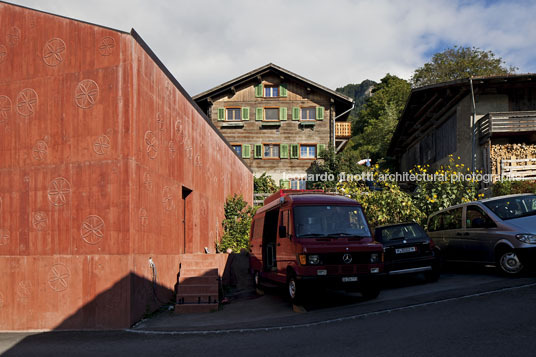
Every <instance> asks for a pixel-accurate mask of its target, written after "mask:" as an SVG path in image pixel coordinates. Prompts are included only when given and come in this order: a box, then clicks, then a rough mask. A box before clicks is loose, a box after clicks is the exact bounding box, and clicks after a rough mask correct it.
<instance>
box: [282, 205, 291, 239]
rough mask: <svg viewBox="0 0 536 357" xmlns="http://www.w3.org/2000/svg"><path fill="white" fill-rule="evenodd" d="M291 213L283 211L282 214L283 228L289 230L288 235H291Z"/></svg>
mask: <svg viewBox="0 0 536 357" xmlns="http://www.w3.org/2000/svg"><path fill="white" fill-rule="evenodd" d="M289 212H290V211H288V210H287V211H283V212H281V220H280V222H281V225H282V226H285V227H286V228H287V234H290V232H289V224H288V221H289Z"/></svg>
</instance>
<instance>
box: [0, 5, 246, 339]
mask: <svg viewBox="0 0 536 357" xmlns="http://www.w3.org/2000/svg"><path fill="white" fill-rule="evenodd" d="M0 34H3V35H2V36H3V37H2V38H1V39H0V44H1V43H3V41H4V40H8V42H7V43H6V45H5V46H4V45H2V46H0V49H2V50H3V51H2V52H1V53H0V54H1V56H0V137H1V140H0V267H1V269H2V270H1V271H2V274H0V330H28V329H39V330H41V329H80V328H92V329H95V328H96V329H104V328H125V327H129V326H131V325H132V324H133V323H135V322H136V321H138V320H139V319H140V318H142V317H143V315H144V314H145V313H147V312H151V311H153V310H154V309H156V308H157V307H158V306H159V305H160V304H159V302H158V299H160V300H161V301H169V299H170V298H171V297H172V296H173V295H174V286H175V283H176V281H177V272H178V269H179V267H178V264H179V260H180V258H181V257H182V256H183V255H184V253H202V252H204V247H208V249H209V250H210V251H211V252H214V248H215V242H216V241H217V240H218V239H219V237H221V236H222V225H221V222H222V219H223V217H224V209H223V208H224V203H225V200H226V198H227V197H228V196H230V195H233V194H235V193H236V194H242V195H243V196H244V197H245V199H246V200H247V201H249V202H251V201H252V198H253V197H252V193H253V187H252V186H253V182H252V181H253V180H252V174H251V171H250V170H249V169H248V168H247V166H246V165H244V163H243V162H242V161H241V159H240V158H239V157H238V156H237V155H236V154H235V152H234V151H233V150H232V148H231V147H230V146H229V144H228V143H227V142H226V141H225V139H224V138H223V137H222V136H221V134H220V133H219V132H218V131H217V130H216V129H215V128H214V126H213V125H212V123H211V122H210V121H209V120H208V118H207V117H206V116H205V115H204V114H203V113H202V111H201V110H200V109H199V107H197V105H196V104H195V103H194V102H193V100H192V99H191V97H190V96H189V95H188V94H187V93H186V91H185V90H184V89H183V88H182V87H181V85H180V84H179V83H178V82H177V81H176V79H175V78H173V76H171V74H170V72H169V71H168V70H167V69H166V68H165V66H164V65H163V64H162V63H161V62H160V61H159V59H158V58H157V57H156V56H155V55H154V53H153V52H152V51H151V49H150V48H149V47H148V46H147V45H146V44H145V43H144V42H143V40H142V39H141V38H140V37H139V35H138V34H137V33H136V32H135V31H134V30H132V32H131V33H127V32H122V31H118V30H113V29H109V28H104V27H101V26H97V25H93V24H88V23H84V22H81V21H76V20H72V19H68V18H64V17H60V16H56V15H52V14H47V13H43V12H40V11H35V10H31V9H27V8H24V7H20V6H16V5H11V4H6V3H0ZM156 269H157V270H156ZM156 271H158V275H156Z"/></svg>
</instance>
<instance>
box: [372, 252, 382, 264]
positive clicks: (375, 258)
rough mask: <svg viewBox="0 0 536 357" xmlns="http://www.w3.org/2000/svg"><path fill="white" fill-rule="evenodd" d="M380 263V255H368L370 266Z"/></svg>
mask: <svg viewBox="0 0 536 357" xmlns="http://www.w3.org/2000/svg"><path fill="white" fill-rule="evenodd" d="M379 261H380V255H379V254H378V253H372V254H371V255H370V263H371V264H376V263H378V262H379Z"/></svg>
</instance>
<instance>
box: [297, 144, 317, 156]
mask: <svg viewBox="0 0 536 357" xmlns="http://www.w3.org/2000/svg"><path fill="white" fill-rule="evenodd" d="M315 158H316V145H300V159H315Z"/></svg>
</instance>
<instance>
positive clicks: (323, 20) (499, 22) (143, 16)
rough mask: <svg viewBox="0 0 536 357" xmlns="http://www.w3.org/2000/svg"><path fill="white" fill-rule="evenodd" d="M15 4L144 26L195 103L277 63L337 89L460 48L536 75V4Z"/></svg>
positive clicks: (314, 0)
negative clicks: (215, 89)
mask: <svg viewBox="0 0 536 357" xmlns="http://www.w3.org/2000/svg"><path fill="white" fill-rule="evenodd" d="M14 2H15V3H18V4H21V5H24V6H29V7H32V8H36V9H40V10H44V11H49V12H52V13H56V14H59V15H63V16H68V17H73V18H77V19H80V20H84V21H89V22H94V23H97V24H101V25H104V26H109V27H114V28H118V29H121V30H126V31H128V30H129V29H130V28H131V27H134V28H135V29H136V31H137V32H138V33H139V34H140V35H141V36H142V37H143V38H144V40H145V41H146V42H147V43H148V44H149V46H150V47H151V48H152V49H153V50H154V52H155V53H156V54H157V55H158V56H159V57H160V59H161V60H162V61H163V62H164V64H165V65H166V66H167V67H168V68H169V69H170V70H171V72H172V73H173V74H174V75H175V76H176V77H177V79H178V80H179V81H180V82H181V84H182V85H183V86H184V87H185V88H186V90H188V91H189V92H190V94H192V95H194V94H197V93H199V92H201V91H204V90H206V89H209V88H211V87H213V86H215V85H218V84H220V83H222V82H225V81H227V80H230V79H232V78H234V77H236V76H239V75H241V74H243V73H246V72H248V71H250V70H252V69H254V68H257V67H260V66H262V65H264V64H266V63H268V62H273V63H276V64H278V65H280V66H282V67H284V68H287V69H289V70H291V71H294V72H296V73H298V74H300V75H302V76H304V77H307V78H309V79H311V80H313V81H316V82H318V83H321V84H323V85H326V86H328V87H331V88H335V87H338V86H342V85H345V84H347V83H359V82H361V81H362V80H364V79H373V80H379V79H380V78H382V77H383V76H384V75H385V74H386V73H388V72H389V73H391V74H395V75H398V76H401V77H403V78H407V79H409V77H410V76H411V74H412V72H413V70H414V69H415V68H417V67H419V66H421V65H422V64H423V63H424V62H426V61H427V60H428V55H429V54H430V53H434V52H436V51H438V50H442V49H444V48H445V47H448V46H452V45H455V44H457V45H462V46H476V47H479V48H481V49H484V50H492V51H493V52H495V53H496V54H497V55H498V56H501V57H503V58H504V59H505V60H506V61H507V63H509V64H511V65H515V66H518V67H519V68H520V72H536V58H535V56H536V55H534V51H533V48H534V47H535V45H536V26H535V24H534V21H533V14H534V13H536V4H535V3H534V2H531V1H487V2H485V1H466V0H457V1H455V0H452V1H448V0H436V1H430V0H428V1H426V0H415V1H406V2H403V1H395V0H392V1H389V0H384V1H381V0H375V1H370V0H363V1H353V0H340V1H331V2H329V1H325V0H309V1H299V0H294V1H289V0H286V1H285V0H272V1H270V2H258V1H247V0H228V1H197V2H193V1H144V0H128V1H127V0H120V1H110V0H107V1H104V0H97V1H91V2H89V1H80V0H71V1H68V2H66V1H61V0H49V1H47V2H43V1H37V0H16V1H14Z"/></svg>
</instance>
